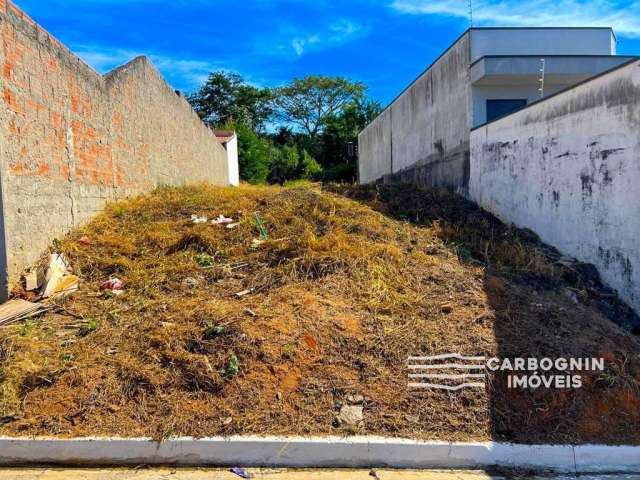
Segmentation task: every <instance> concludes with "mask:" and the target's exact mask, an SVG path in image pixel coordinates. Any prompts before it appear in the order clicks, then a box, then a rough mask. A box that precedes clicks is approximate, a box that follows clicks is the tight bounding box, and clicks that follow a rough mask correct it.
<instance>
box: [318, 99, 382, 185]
mask: <svg viewBox="0 0 640 480" xmlns="http://www.w3.org/2000/svg"><path fill="white" fill-rule="evenodd" d="M381 112H382V106H381V105H380V104H379V103H378V102H375V101H371V100H368V99H358V100H356V101H354V102H351V103H350V104H348V105H345V107H344V108H343V109H342V110H341V111H340V112H339V113H338V114H337V115H332V116H330V117H328V118H327V119H326V120H325V128H324V130H323V132H322V135H321V136H320V140H319V145H320V149H319V151H318V153H317V157H316V158H317V159H318V161H319V162H320V165H322V167H323V168H324V179H325V180H329V181H354V180H355V178H356V167H357V165H356V159H357V145H358V134H359V133H360V132H361V131H362V130H364V128H365V127H366V126H367V125H369V123H371V122H372V121H373V120H374V119H375V118H376V117H377V116H378V115H380V113H381Z"/></svg>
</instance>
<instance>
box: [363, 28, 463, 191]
mask: <svg viewBox="0 0 640 480" xmlns="http://www.w3.org/2000/svg"><path fill="white" fill-rule="evenodd" d="M470 112H471V88H470V83H469V34H468V32H467V33H465V34H464V35H463V36H461V37H460V39H458V41H457V42H456V43H454V44H453V45H452V46H451V47H450V48H449V50H447V51H446V52H445V53H444V54H443V55H442V56H441V57H440V58H439V59H438V60H436V62H435V63H434V64H433V65H432V66H431V67H430V68H429V69H428V70H427V71H426V72H425V73H424V74H423V75H422V76H420V77H419V78H418V79H417V80H416V81H415V82H414V83H413V84H411V86H410V87H409V88H407V90H405V91H404V92H403V93H402V94H401V95H400V96H399V97H398V98H397V99H396V100H395V101H394V102H393V103H392V104H391V105H390V106H389V107H388V108H387V109H386V110H385V111H384V112H383V113H382V115H380V116H379V117H378V118H377V119H376V120H374V121H373V122H372V123H371V125H369V126H368V127H367V128H366V129H365V130H364V131H363V132H362V133H361V134H360V136H359V138H358V144H359V174H360V182H361V183H371V182H375V181H377V180H380V179H384V180H385V181H401V182H411V183H415V184H418V185H426V186H441V187H448V188H451V189H453V190H456V191H460V192H464V190H465V189H466V184H467V181H468V164H469V163H468V162H469V128H470V121H471V115H470Z"/></svg>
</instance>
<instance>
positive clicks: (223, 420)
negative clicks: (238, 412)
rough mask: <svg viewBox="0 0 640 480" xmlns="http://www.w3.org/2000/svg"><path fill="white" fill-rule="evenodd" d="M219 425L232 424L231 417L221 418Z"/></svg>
mask: <svg viewBox="0 0 640 480" xmlns="http://www.w3.org/2000/svg"><path fill="white" fill-rule="evenodd" d="M220 423H222V424H223V425H225V426H228V425H231V424H232V423H233V417H227V418H223V419H222V420H221V421H220Z"/></svg>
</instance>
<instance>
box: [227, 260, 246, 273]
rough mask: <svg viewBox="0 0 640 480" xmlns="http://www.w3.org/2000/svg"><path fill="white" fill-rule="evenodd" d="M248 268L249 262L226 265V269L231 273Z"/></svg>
mask: <svg viewBox="0 0 640 480" xmlns="http://www.w3.org/2000/svg"><path fill="white" fill-rule="evenodd" d="M248 266H249V262H238V263H232V264H231V265H227V268H228V269H229V270H230V271H232V272H233V271H235V270H240V269H242V268H245V267H248Z"/></svg>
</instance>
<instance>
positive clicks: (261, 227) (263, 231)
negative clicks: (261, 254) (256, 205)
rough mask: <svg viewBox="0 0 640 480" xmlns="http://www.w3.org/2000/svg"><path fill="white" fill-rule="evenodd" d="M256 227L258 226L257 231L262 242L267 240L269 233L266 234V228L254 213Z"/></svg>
mask: <svg viewBox="0 0 640 480" xmlns="http://www.w3.org/2000/svg"><path fill="white" fill-rule="evenodd" d="M256 225H257V226H258V230H260V236H261V237H262V239H263V240H269V232H267V229H266V227H265V226H264V222H263V221H262V219H261V218H260V215H258V214H257V213H256Z"/></svg>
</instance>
